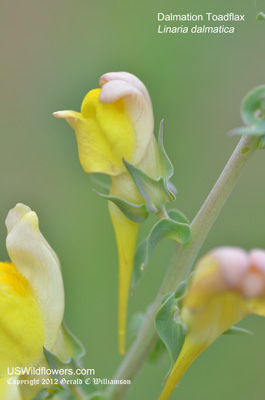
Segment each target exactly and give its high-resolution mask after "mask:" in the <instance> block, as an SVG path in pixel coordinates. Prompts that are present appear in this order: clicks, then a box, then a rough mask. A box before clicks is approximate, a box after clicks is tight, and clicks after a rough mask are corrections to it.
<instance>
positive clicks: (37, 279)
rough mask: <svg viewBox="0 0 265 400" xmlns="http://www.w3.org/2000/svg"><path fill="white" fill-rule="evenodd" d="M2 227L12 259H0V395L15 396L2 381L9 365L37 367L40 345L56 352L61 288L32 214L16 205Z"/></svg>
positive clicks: (54, 263)
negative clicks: (2, 260)
mask: <svg viewBox="0 0 265 400" xmlns="http://www.w3.org/2000/svg"><path fill="white" fill-rule="evenodd" d="M6 226H7V232H8V234H7V239H6V247H7V251H8V254H9V257H10V260H11V262H1V263H0V321H1V324H0V378H2V379H1V380H0V394H1V393H2V397H1V398H5V399H9V398H10V400H11V398H12V399H14V400H15V399H16V398H18V399H19V398H20V397H19V396H20V394H19V393H18V391H16V389H15V388H14V387H13V385H9V387H8V386H7V379H6V377H7V376H8V375H10V374H12V369H13V368H15V367H21V368H22V367H31V366H37V365H38V366H39V365H41V364H42V363H43V362H44V355H43V346H44V347H45V348H47V349H48V350H50V351H55V348H56V346H57V345H58V335H59V334H60V328H61V323H62V319H63V314H64V287H63V281H62V275H61V270H60V264H59V260H58V258H57V256H56V254H55V253H54V251H53V250H52V248H51V247H50V246H49V244H48V243H47V241H46V240H45V238H44V237H43V236H42V234H41V232H40V230H39V223H38V217H37V215H36V213H35V212H33V211H31V209H30V208H29V207H27V206H25V205H23V204H17V205H16V207H15V208H13V209H12V210H11V211H10V212H9V214H8V216H7V219H6ZM4 393H9V394H8V395H7V394H4ZM11 393H12V395H11ZM21 398H22V397H21ZM23 398H24V397H23Z"/></svg>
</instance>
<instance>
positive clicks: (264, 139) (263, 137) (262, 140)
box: [259, 135, 265, 150]
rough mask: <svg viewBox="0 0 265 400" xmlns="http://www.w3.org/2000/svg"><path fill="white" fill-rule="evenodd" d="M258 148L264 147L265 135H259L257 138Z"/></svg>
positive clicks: (262, 148)
mask: <svg viewBox="0 0 265 400" xmlns="http://www.w3.org/2000/svg"><path fill="white" fill-rule="evenodd" d="M259 148H260V149H261V150H264V149H265V135H263V136H261V137H260V139H259Z"/></svg>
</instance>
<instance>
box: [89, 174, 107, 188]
mask: <svg viewBox="0 0 265 400" xmlns="http://www.w3.org/2000/svg"><path fill="white" fill-rule="evenodd" d="M89 177H90V179H91V180H92V181H93V182H94V183H96V185H98V186H100V187H101V188H103V189H105V190H107V191H108V192H109V191H110V188H111V181H110V177H109V176H108V175H106V174H100V173H91V174H89Z"/></svg>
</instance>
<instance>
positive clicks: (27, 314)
mask: <svg viewBox="0 0 265 400" xmlns="http://www.w3.org/2000/svg"><path fill="white" fill-rule="evenodd" d="M0 325H1V328H0V344H1V346H0V353H1V361H0V377H4V376H7V367H16V366H30V365H32V364H35V363H37V362H38V361H39V360H40V359H41V357H42V348H43V345H44V342H45V329H44V321H43V317H42V314H41V311H40V308H39V306H38V304H37V301H36V299H35V295H34V292H33V290H32V288H31V286H30V284H29V282H28V281H27V279H26V278H24V277H23V276H22V275H21V274H20V273H19V272H18V270H17V269H16V267H15V266H14V265H13V264H11V263H7V262H4V263H3V262H1V263H0Z"/></svg>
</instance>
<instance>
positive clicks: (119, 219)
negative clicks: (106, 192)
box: [109, 203, 139, 354]
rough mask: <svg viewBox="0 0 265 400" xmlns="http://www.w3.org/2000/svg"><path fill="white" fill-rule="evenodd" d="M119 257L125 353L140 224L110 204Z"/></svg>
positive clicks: (121, 334)
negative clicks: (132, 278)
mask: <svg viewBox="0 0 265 400" xmlns="http://www.w3.org/2000/svg"><path fill="white" fill-rule="evenodd" d="M109 210H110V216H111V220H112V224H113V227H114V231H115V236H116V242H117V247H118V255H119V318H118V319H119V322H118V336H119V351H120V353H121V354H124V353H125V335H126V319H127V306H128V297H129V292H130V281H131V274H132V267H133V260H134V253H135V246H136V239H137V233H138V227H139V224H137V223H135V222H132V221H130V220H129V219H128V218H126V217H125V215H124V214H123V213H122V212H121V211H120V210H119V209H118V207H116V206H115V205H114V204H113V203H109Z"/></svg>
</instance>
